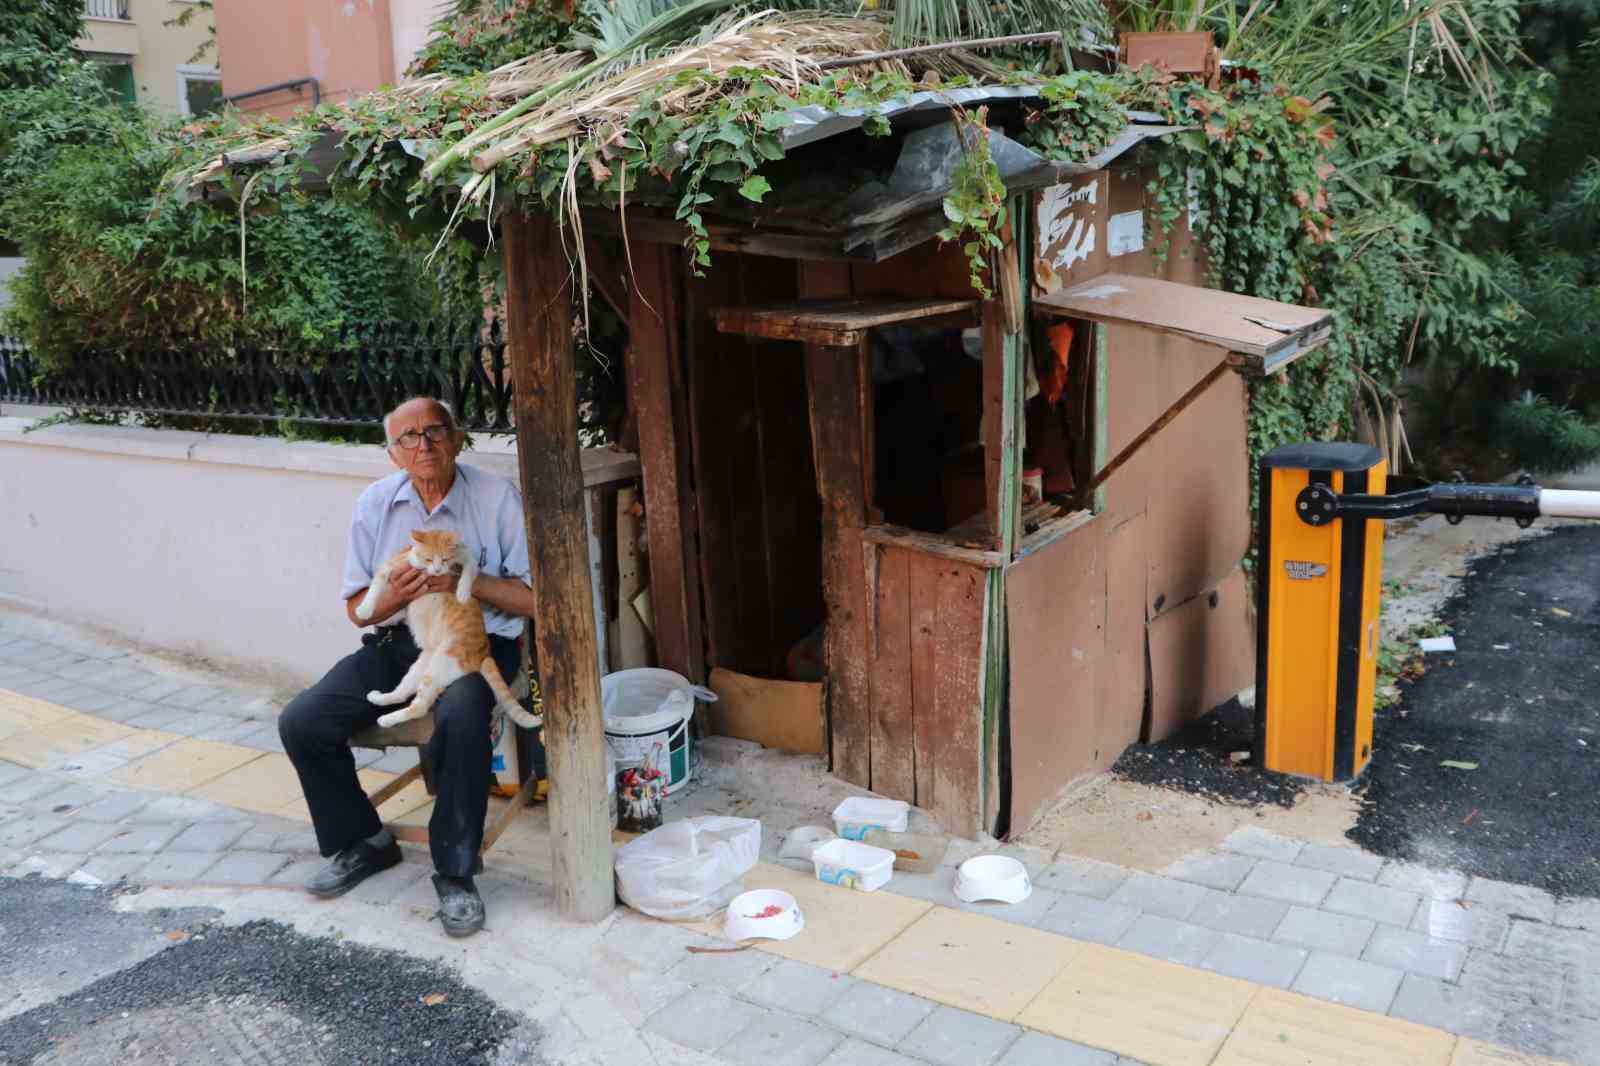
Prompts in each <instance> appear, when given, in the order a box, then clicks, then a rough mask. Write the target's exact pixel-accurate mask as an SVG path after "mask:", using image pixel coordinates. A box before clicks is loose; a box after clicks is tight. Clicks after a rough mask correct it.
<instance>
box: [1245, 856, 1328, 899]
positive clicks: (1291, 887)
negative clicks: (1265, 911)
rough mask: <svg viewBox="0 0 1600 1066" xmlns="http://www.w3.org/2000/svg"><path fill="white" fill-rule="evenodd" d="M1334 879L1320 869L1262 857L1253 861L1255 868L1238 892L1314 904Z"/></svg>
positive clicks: (1321, 897) (1326, 891) (1325, 894)
mask: <svg viewBox="0 0 1600 1066" xmlns="http://www.w3.org/2000/svg"><path fill="white" fill-rule="evenodd" d="M1337 881H1338V878H1337V877H1335V876H1334V875H1333V874H1330V873H1326V872H1324V871H1322V870H1307V869H1305V868H1304V867H1301V866H1290V865H1289V864H1288V863H1282V862H1274V861H1272V860H1270V859H1263V860H1262V861H1261V862H1258V863H1256V868H1255V869H1254V870H1251V871H1250V876H1249V877H1247V878H1245V879H1244V884H1242V885H1240V886H1239V894H1240V895H1241V896H1261V897H1263V898H1265V899H1276V900H1282V901H1283V902H1285V903H1292V904H1296V905H1299V906H1302V907H1315V906H1316V905H1317V904H1319V903H1321V902H1322V901H1323V899H1324V898H1326V896H1327V895H1328V892H1329V890H1331V889H1332V888H1333V886H1334V884H1335V882H1337Z"/></svg>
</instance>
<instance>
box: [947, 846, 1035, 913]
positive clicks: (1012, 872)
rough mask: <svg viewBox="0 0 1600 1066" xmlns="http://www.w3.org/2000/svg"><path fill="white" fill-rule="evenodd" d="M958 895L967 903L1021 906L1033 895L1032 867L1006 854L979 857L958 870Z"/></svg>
mask: <svg viewBox="0 0 1600 1066" xmlns="http://www.w3.org/2000/svg"><path fill="white" fill-rule="evenodd" d="M955 891H956V896H957V897H958V898H959V899H961V900H962V901H963V902H966V903H976V902H978V901H979V900H985V899H992V900H999V901H1000V902H1001V903H1021V902H1022V901H1023V900H1025V899H1027V898H1028V896H1029V895H1030V894H1032V892H1033V885H1032V884H1031V883H1030V882H1029V880H1028V868H1027V867H1026V866H1024V865H1022V864H1021V863H1020V862H1018V861H1017V860H1016V859H1011V858H1007V857H1006V856H1004V855H979V856H978V857H977V858H975V859H968V860H967V861H966V862H964V863H962V864H961V865H960V866H959V867H957V868H956V885H955Z"/></svg>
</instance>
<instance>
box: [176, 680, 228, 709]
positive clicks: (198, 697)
mask: <svg viewBox="0 0 1600 1066" xmlns="http://www.w3.org/2000/svg"><path fill="white" fill-rule="evenodd" d="M229 695H230V694H229V693H226V692H224V691H223V690H222V689H220V688H217V687H216V686H214V685H190V686H188V687H187V688H180V689H179V690H178V691H176V692H172V693H168V694H167V695H165V696H163V697H161V699H160V701H159V702H161V703H165V704H167V705H168V706H171V707H183V708H186V709H188V710H191V711H209V710H210V709H211V707H212V706H213V705H215V704H217V703H222V702H225V701H226V700H227V699H228V698H229Z"/></svg>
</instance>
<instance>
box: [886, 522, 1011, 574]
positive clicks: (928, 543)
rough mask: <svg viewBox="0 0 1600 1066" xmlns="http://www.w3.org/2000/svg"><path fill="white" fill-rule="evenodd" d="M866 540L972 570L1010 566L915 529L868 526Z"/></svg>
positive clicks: (991, 553)
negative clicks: (976, 567) (918, 553)
mask: <svg viewBox="0 0 1600 1066" xmlns="http://www.w3.org/2000/svg"><path fill="white" fill-rule="evenodd" d="M862 536H864V537H865V538H866V539H867V540H868V541H870V542H871V543H873V544H883V545H886V546H890V547H895V546H898V547H901V548H909V549H910V550H912V551H915V552H920V553H921V554H923V555H932V556H936V557H938V558H940V559H949V560H951V561H952V562H960V563H968V564H970V565H972V566H982V567H989V568H993V567H997V566H1004V565H1005V564H1006V560H1005V556H1003V555H1001V554H1000V553H999V552H995V551H987V550H985V549H983V548H972V547H968V546H967V545H965V544H962V543H960V542H959V541H957V540H955V539H953V538H951V537H950V536H941V535H939V534H938V533H922V532H918V531H917V530H914V529H906V528H905V527H904V526H894V525H874V526H868V527H867V528H866V529H865V530H863V531H862Z"/></svg>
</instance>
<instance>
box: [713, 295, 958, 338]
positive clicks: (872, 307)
mask: <svg viewBox="0 0 1600 1066" xmlns="http://www.w3.org/2000/svg"><path fill="white" fill-rule="evenodd" d="M977 307H978V302H977V301H976V300H888V301H882V300H847V301H816V302H810V303H807V302H797V303H784V304H767V305H760V306H754V307H721V308H718V309H717V312H716V319H717V329H719V330H720V331H722V332H723V333H737V334H740V335H743V336H747V337H765V338H767V339H769V340H780V341H801V342H803V343H806V344H822V345H828V346H832V347H843V346H847V345H855V344H860V343H861V341H862V337H863V334H864V333H865V332H866V331H867V330H869V329H872V328H873V327H874V326H888V325H893V324H895V323H899V322H914V321H919V320H924V319H944V318H948V317H950V316H957V317H960V318H962V319H968V318H970V317H971V316H975V315H976V313H977ZM957 324H959V323H957Z"/></svg>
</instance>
